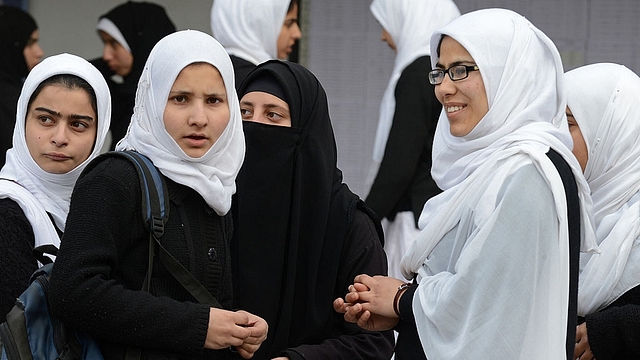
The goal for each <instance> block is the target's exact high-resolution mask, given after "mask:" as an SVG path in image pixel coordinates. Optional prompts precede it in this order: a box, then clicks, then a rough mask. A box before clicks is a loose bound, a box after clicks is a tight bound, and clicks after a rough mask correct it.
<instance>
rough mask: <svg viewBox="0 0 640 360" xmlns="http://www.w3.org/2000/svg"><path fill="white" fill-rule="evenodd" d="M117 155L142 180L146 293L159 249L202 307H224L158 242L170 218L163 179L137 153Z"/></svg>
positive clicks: (169, 268)
mask: <svg viewBox="0 0 640 360" xmlns="http://www.w3.org/2000/svg"><path fill="white" fill-rule="evenodd" d="M116 153H119V154H121V155H122V156H124V157H126V158H128V159H129V160H130V161H131V162H132V163H133V164H134V165H135V166H136V171H137V172H138V176H139V178H140V186H141V189H142V216H143V219H146V222H145V227H146V229H147V230H148V231H149V268H148V271H147V276H146V277H145V282H144V284H143V290H145V291H149V284H150V281H151V280H150V279H151V274H152V269H153V258H154V254H155V249H156V248H157V249H158V253H159V258H160V261H161V262H162V264H163V265H164V266H165V267H166V268H167V270H169V272H170V273H171V274H172V275H173V277H175V278H176V280H178V282H180V284H181V285H182V286H183V287H184V288H185V289H186V290H187V291H189V293H190V294H191V295H192V296H193V297H194V298H195V299H196V300H198V301H199V302H201V303H203V304H207V305H210V306H214V307H217V308H222V306H221V305H220V303H218V301H217V300H216V298H215V297H214V296H213V295H211V293H210V292H209V291H208V290H207V289H206V288H205V287H204V286H203V285H202V284H200V282H199V281H198V280H197V279H196V278H195V277H194V276H193V275H192V274H191V273H190V272H189V271H188V270H187V269H186V268H185V267H184V266H183V265H182V264H180V262H178V260H176V259H175V258H174V257H173V255H171V254H170V253H169V252H168V251H167V250H166V249H165V247H164V246H163V245H162V243H161V242H160V240H159V239H160V237H162V235H163V234H164V225H165V224H166V222H167V219H168V217H169V207H168V204H169V199H168V194H167V191H166V190H165V189H166V187H167V186H166V183H165V181H164V177H163V176H162V175H161V174H160V172H159V171H158V169H157V168H156V167H155V166H154V165H153V162H151V160H149V158H147V157H146V156H144V155H142V154H140V153H137V152H135V151H120V152H116Z"/></svg>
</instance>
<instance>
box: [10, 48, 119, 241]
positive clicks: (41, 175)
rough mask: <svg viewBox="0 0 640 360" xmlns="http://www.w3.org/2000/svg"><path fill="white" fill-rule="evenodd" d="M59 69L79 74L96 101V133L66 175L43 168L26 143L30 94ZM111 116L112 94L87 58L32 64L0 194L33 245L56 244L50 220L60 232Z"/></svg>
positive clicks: (67, 57)
mask: <svg viewBox="0 0 640 360" xmlns="http://www.w3.org/2000/svg"><path fill="white" fill-rule="evenodd" d="M59 74H71V75H75V76H78V77H80V78H82V79H84V80H85V81H87V82H88V83H89V85H91V87H92V88H93V91H94V92H95V94H96V100H97V116H98V122H97V126H98V128H97V132H96V140H95V144H94V146H93V151H92V152H91V154H90V155H89V158H87V159H86V160H85V161H84V162H82V163H81V164H80V165H78V166H77V167H76V168H75V169H73V170H71V171H69V172H67V173H65V174H52V173H49V172H46V171H44V170H43V169H42V168H41V167H40V166H38V164H37V163H36V162H35V160H34V159H33V158H32V157H31V154H30V153H29V149H28V148H27V144H26V131H25V122H26V116H27V111H28V109H27V106H28V103H29V99H30V98H31V95H32V94H33V92H34V91H35V90H36V88H37V87H38V86H39V85H40V83H42V82H43V81H44V80H46V79H48V78H50V77H52V76H54V75H59ZM110 121H111V96H110V95H109V87H108V86H107V83H106V82H105V80H104V78H103V77H102V74H100V72H99V71H98V70H97V69H96V68H95V67H94V66H93V65H91V64H90V63H89V62H87V61H86V60H84V59H83V58H81V57H78V56H75V55H71V54H60V55H55V56H51V57H48V58H46V59H44V60H43V61H42V62H40V63H39V64H38V65H36V66H35V67H34V68H33V69H32V70H31V71H30V72H29V76H27V79H26V80H25V83H24V86H23V87H22V92H21V93H20V98H19V99H18V105H17V114H16V125H15V128H14V131H13V147H12V148H11V149H9V150H8V151H7V161H6V163H5V165H4V166H3V167H2V170H0V178H2V179H8V180H12V181H5V180H2V181H0V198H9V199H12V200H14V201H15V202H17V203H18V204H19V205H20V208H21V209H22V210H23V211H24V213H25V216H26V217H27V219H28V220H29V222H30V223H31V226H32V227H33V233H34V235H35V246H40V245H46V244H52V245H55V246H60V239H59V237H58V234H57V232H56V230H55V228H54V226H53V224H52V223H51V220H50V219H49V216H48V215H47V213H48V214H51V216H52V218H53V220H54V221H55V224H56V226H57V227H58V228H59V229H60V230H62V231H64V226H65V221H66V219H67V213H68V212H69V201H70V200H71V192H72V191H73V187H74V185H75V183H76V180H77V179H78V177H79V176H80V173H81V172H82V170H83V169H84V168H85V166H86V165H87V164H88V163H89V162H90V161H91V160H92V159H93V158H95V157H96V156H98V155H99V153H100V149H102V145H103V144H104V141H105V138H106V136H107V132H108V131H109V124H110Z"/></svg>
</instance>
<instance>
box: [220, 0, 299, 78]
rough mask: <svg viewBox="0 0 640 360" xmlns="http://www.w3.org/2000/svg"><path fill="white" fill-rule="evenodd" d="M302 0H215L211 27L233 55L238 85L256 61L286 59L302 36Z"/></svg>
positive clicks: (258, 62)
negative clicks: (299, 20)
mask: <svg viewBox="0 0 640 360" xmlns="http://www.w3.org/2000/svg"><path fill="white" fill-rule="evenodd" d="M298 10H299V4H298V0H214V1H213V6H212V7H211V31H212V33H213V37H214V38H216V39H217V40H218V41H219V42H220V43H221V44H222V46H224V48H225V49H226V50H227V52H228V53H229V55H230V56H231V62H232V63H233V67H234V70H235V73H236V87H239V86H240V84H241V83H242V80H244V78H245V77H246V76H247V75H248V74H249V72H251V70H253V69H254V68H255V67H256V65H258V64H260V63H262V62H265V61H267V60H271V59H280V60H286V59H287V58H288V56H289V54H290V53H291V52H292V51H293V46H294V45H295V43H296V42H297V41H298V40H300V38H301V37H302V32H301V31H300V26H299V25H298Z"/></svg>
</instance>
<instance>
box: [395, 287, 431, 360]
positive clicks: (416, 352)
mask: <svg viewBox="0 0 640 360" xmlns="http://www.w3.org/2000/svg"><path fill="white" fill-rule="evenodd" d="M416 290H418V284H417V283H415V282H414V283H413V284H411V286H410V287H409V288H408V289H407V290H406V291H405V292H404V294H402V297H401V298H400V301H399V304H398V311H399V312H400V315H401V320H400V322H399V323H398V325H397V326H396V328H395V330H396V331H397V332H398V341H397V345H396V349H395V359H396V360H421V359H424V360H426V359H427V356H426V355H425V354H424V350H423V349H422V343H421V342H420V336H419V335H418V328H417V327H416V322H415V317H414V315H413V295H414V294H415V293H416Z"/></svg>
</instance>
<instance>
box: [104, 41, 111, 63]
mask: <svg viewBox="0 0 640 360" xmlns="http://www.w3.org/2000/svg"><path fill="white" fill-rule="evenodd" d="M111 59H113V51H112V50H111V48H110V47H109V46H108V45H105V46H104V47H103V48H102V60H104V61H106V62H109V60H111Z"/></svg>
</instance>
